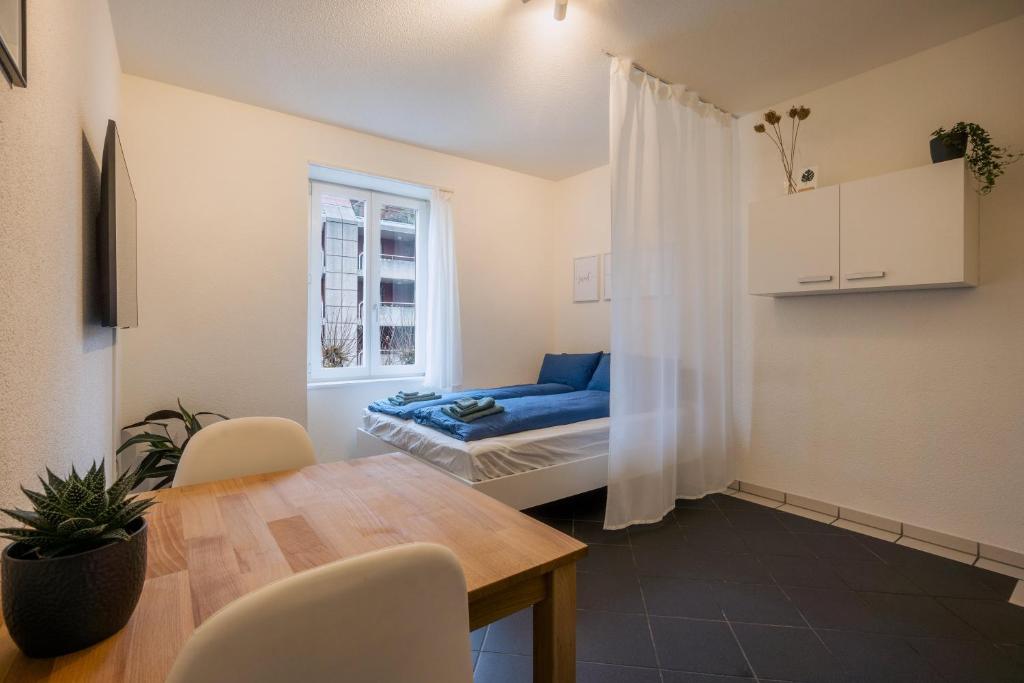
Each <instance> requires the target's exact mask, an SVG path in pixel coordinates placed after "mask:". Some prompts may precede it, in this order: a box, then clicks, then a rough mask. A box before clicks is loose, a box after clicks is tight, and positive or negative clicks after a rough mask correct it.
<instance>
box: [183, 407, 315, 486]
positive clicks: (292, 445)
mask: <svg viewBox="0 0 1024 683" xmlns="http://www.w3.org/2000/svg"><path fill="white" fill-rule="evenodd" d="M314 464H316V453H315V452H314V450H313V442H312V441H310V440H309V435H308V434H306V430H305V429H303V428H302V425H300V424H299V423H298V422H295V421H294V420H289V419H287V418H283V417H239V418H235V419H233V420H225V421H223V422H216V423H214V424H212V425H210V426H209V427H204V428H203V430H202V431H200V432H199V433H198V434H196V435H195V436H193V437H192V439H191V440H189V442H188V445H187V446H185V452H184V453H182V454H181V460H180V461H179V462H178V470H177V471H176V472H175V474H174V482H173V483H172V484H171V485H172V486H188V485H189V484H201V483H203V482H205V481H218V480H220V479H231V478H233V477H244V476H246V475H247V474H261V473H263V472H278V471H280V470H290V469H296V468H299V467H305V466H306V465H314Z"/></svg>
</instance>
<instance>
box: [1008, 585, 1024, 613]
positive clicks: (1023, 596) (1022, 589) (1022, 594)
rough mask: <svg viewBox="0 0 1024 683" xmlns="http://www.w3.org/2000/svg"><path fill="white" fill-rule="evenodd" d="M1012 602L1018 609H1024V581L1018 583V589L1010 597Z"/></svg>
mask: <svg viewBox="0 0 1024 683" xmlns="http://www.w3.org/2000/svg"><path fill="white" fill-rule="evenodd" d="M1010 602H1011V603H1012V604H1014V605H1017V606H1018V607H1024V581H1018V582H1017V587H1016V588H1015V589H1014V590H1013V595H1011V596H1010Z"/></svg>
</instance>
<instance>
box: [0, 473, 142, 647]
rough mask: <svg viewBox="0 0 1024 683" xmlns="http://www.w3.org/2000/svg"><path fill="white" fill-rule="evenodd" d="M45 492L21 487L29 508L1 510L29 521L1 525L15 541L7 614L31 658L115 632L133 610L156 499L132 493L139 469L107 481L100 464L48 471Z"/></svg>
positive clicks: (8, 558) (8, 563) (6, 569)
mask: <svg viewBox="0 0 1024 683" xmlns="http://www.w3.org/2000/svg"><path fill="white" fill-rule="evenodd" d="M39 481H40V483H41V485H42V491H41V492H37V491H30V490H28V489H26V488H25V487H22V489H21V490H22V491H23V492H24V494H25V496H26V497H27V498H28V499H29V501H30V502H31V503H32V510H17V509H15V510H6V509H5V510H3V512H4V513H6V514H7V515H8V516H10V517H13V518H14V519H15V520H17V521H18V522H21V523H22V524H23V525H24V526H20V527H9V528H5V529H0V537H3V538H6V539H9V540H11V541H14V542H13V543H11V544H10V545H8V546H7V547H6V548H5V549H4V551H3V556H2V563H0V570H2V572H3V578H2V583H3V589H2V599H3V616H4V623H5V625H6V626H7V630H8V632H9V633H10V634H11V638H12V639H13V640H14V642H15V643H16V644H17V645H18V647H19V648H21V650H22V651H23V652H24V653H25V654H26V655H28V656H30V657H56V656H58V655H62V654H66V653H68V652H74V651H75V650H80V649H82V648H84V647H88V646H89V645H92V644H93V643H97V642H99V641H101V640H103V639H104V638H107V637H108V636H110V635H112V634H114V633H116V632H117V631H118V630H120V629H121V627H122V626H124V625H125V624H126V623H127V622H128V619H129V618H130V617H131V615H132V612H133V611H134V610H135V605H136V604H137V603H138V601H139V595H140V594H141V593H142V585H143V582H144V581H145V578H146V520H145V518H144V517H143V514H144V513H145V512H146V510H147V509H148V508H149V507H150V506H151V505H153V503H154V501H152V500H145V499H139V498H137V497H132V496H129V495H128V494H129V492H130V491H131V490H132V488H133V487H134V486H135V484H136V475H135V472H134V471H130V472H126V473H125V474H123V475H121V476H120V477H118V479H117V481H115V482H114V483H113V484H111V486H110V488H107V486H106V477H105V475H104V473H103V467H102V465H98V464H93V466H92V467H90V468H89V471H88V472H86V473H85V475H84V476H81V475H79V474H78V472H77V471H76V470H75V468H74V467H72V468H71V474H70V475H68V476H67V478H64V479H61V478H60V477H58V476H57V475H55V474H54V473H53V472H51V471H50V470H49V469H47V471H46V479H45V480H44V479H42V478H40V480H39Z"/></svg>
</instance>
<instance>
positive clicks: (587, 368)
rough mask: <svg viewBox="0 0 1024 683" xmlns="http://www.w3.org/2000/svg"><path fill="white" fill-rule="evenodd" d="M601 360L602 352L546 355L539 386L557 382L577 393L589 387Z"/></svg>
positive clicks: (538, 382)
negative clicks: (566, 385)
mask: <svg viewBox="0 0 1024 683" xmlns="http://www.w3.org/2000/svg"><path fill="white" fill-rule="evenodd" d="M600 360H601V352H600V351H598V352H597V353H559V354H554V353H546V354H544V363H543V364H542V365H541V366H540V377H538V378H537V384H547V383H548V382H556V383H558V384H568V385H569V386H570V387H572V388H573V389H575V390H576V391H582V390H583V389H585V388H586V387H587V383H588V382H589V381H590V378H591V376H592V375H593V374H594V368H596V367H597V364H598V362H599V361H600Z"/></svg>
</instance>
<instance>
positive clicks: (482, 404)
mask: <svg viewBox="0 0 1024 683" xmlns="http://www.w3.org/2000/svg"><path fill="white" fill-rule="evenodd" d="M493 407H494V399H493V398H491V397H490V396H488V397H486V398H482V399H480V400H479V401H474V402H473V405H472V406H470V407H469V408H459V404H458V402H455V403H453V404H452V405H451V409H452V412H453V413H455V414H456V415H458V416H459V417H465V416H466V415H472V414H473V413H479V412H480V411H481V410H490V409H491V408H493Z"/></svg>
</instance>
